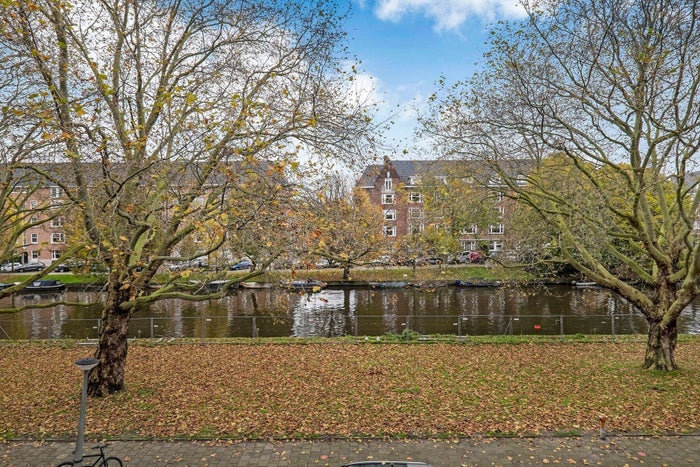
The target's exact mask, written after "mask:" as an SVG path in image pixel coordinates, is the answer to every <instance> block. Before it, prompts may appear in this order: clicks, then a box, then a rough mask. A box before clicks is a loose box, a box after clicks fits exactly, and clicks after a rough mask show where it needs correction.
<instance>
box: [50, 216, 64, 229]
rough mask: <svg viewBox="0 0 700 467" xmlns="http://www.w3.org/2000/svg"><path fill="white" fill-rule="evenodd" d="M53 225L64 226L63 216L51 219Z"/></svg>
mask: <svg viewBox="0 0 700 467" xmlns="http://www.w3.org/2000/svg"><path fill="white" fill-rule="evenodd" d="M51 227H63V217H55V218H53V219H51Z"/></svg>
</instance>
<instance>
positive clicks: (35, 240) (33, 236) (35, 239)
mask: <svg viewBox="0 0 700 467" xmlns="http://www.w3.org/2000/svg"><path fill="white" fill-rule="evenodd" d="M29 243H31V244H32V245H38V244H39V234H38V233H30V234H29Z"/></svg>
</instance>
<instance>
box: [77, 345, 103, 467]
mask: <svg viewBox="0 0 700 467" xmlns="http://www.w3.org/2000/svg"><path fill="white" fill-rule="evenodd" d="M98 363H100V361H99V360H98V359H96V358H89V357H88V358H81V359H80V360H76V361H75V366H77V367H78V369H79V370H80V371H82V372H83V395H82V397H81V399H80V419H79V420H78V440H77V441H76V442H75V452H74V453H73V465H75V466H78V467H81V466H82V465H83V440H84V438H85V405H86V400H87V385H88V375H89V374H90V370H92V369H93V368H95V367H96V366H97V364H98Z"/></svg>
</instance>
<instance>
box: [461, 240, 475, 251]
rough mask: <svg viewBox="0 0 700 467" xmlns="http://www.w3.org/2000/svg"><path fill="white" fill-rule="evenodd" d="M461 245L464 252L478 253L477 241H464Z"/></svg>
mask: <svg viewBox="0 0 700 467" xmlns="http://www.w3.org/2000/svg"><path fill="white" fill-rule="evenodd" d="M459 244H460V245H461V246H462V250H465V251H467V250H468V251H477V247H476V246H477V245H476V240H462V241H461V242H459Z"/></svg>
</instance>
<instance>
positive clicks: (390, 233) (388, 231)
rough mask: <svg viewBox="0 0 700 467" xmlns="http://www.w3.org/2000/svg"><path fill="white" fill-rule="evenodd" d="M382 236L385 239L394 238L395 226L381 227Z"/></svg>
mask: <svg viewBox="0 0 700 467" xmlns="http://www.w3.org/2000/svg"><path fill="white" fill-rule="evenodd" d="M382 234H383V235H384V236H385V237H396V226H395V225H385V226H384V227H382Z"/></svg>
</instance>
